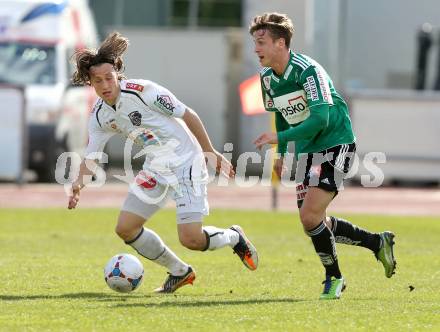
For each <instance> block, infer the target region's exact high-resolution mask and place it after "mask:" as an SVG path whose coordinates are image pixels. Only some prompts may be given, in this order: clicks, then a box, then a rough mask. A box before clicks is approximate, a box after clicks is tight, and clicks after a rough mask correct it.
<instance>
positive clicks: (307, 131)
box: [277, 104, 329, 145]
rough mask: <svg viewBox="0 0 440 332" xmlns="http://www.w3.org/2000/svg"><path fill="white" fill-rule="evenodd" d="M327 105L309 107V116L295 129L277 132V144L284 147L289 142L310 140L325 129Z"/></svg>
mask: <svg viewBox="0 0 440 332" xmlns="http://www.w3.org/2000/svg"><path fill="white" fill-rule="evenodd" d="M328 117H329V105H328V104H321V105H317V106H312V107H310V116H309V117H308V118H307V119H305V120H304V121H303V122H301V123H300V124H299V125H297V126H295V127H291V128H289V129H287V130H284V131H281V132H278V134H277V136H278V144H279V145H284V144H286V145H287V143H288V142H290V141H299V140H307V139H312V138H313V137H315V136H316V134H318V133H319V132H320V131H321V130H323V129H324V128H326V127H327V125H328Z"/></svg>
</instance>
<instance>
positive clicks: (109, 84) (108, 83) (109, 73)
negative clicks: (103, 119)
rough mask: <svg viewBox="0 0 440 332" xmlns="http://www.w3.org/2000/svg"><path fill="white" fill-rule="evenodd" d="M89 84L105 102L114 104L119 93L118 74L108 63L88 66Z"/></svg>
mask: <svg viewBox="0 0 440 332" xmlns="http://www.w3.org/2000/svg"><path fill="white" fill-rule="evenodd" d="M89 74H90V84H91V85H92V86H93V88H94V89H95V91H96V94H97V95H98V96H99V97H101V98H102V99H103V100H104V101H105V102H106V103H107V104H109V105H114V104H115V102H116V99H117V98H118V96H119V93H120V87H119V82H118V74H117V73H116V71H115V69H114V68H113V66H112V65H111V64H109V63H102V64H99V65H96V66H92V67H90V71H89Z"/></svg>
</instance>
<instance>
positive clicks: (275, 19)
mask: <svg viewBox="0 0 440 332" xmlns="http://www.w3.org/2000/svg"><path fill="white" fill-rule="evenodd" d="M260 29H266V30H268V31H269V33H270V35H271V37H272V39H273V40H275V39H280V38H283V39H284V41H285V43H286V47H287V48H289V47H290V40H291V39H292V36H293V33H294V31H295V30H294V28H293V23H292V21H291V20H290V18H289V17H288V16H287V15H286V14H280V13H264V14H262V15H257V16H255V17H254V18H253V20H252V23H251V25H250V26H249V33H250V34H251V35H253V34H254V32H255V31H257V30H260Z"/></svg>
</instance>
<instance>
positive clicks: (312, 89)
mask: <svg viewBox="0 0 440 332" xmlns="http://www.w3.org/2000/svg"><path fill="white" fill-rule="evenodd" d="M306 81H307V82H306V83H304V90H305V92H306V95H307V99H310V100H311V101H316V100H318V99H319V95H318V88H317V87H316V82H315V79H314V78H313V76H308V77H307V78H306Z"/></svg>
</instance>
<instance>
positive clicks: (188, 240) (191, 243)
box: [179, 234, 206, 250]
mask: <svg viewBox="0 0 440 332" xmlns="http://www.w3.org/2000/svg"><path fill="white" fill-rule="evenodd" d="M179 241H180V243H181V244H182V246H184V247H185V248H188V249H191V250H203V249H204V248H205V244H206V238H202V237H194V236H191V235H184V234H181V235H179Z"/></svg>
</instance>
